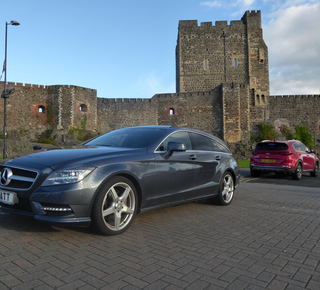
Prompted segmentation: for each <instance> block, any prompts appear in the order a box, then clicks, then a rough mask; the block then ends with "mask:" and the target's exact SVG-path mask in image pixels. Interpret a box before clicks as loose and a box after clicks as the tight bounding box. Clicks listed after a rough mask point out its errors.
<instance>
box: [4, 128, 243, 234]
mask: <svg viewBox="0 0 320 290" xmlns="http://www.w3.org/2000/svg"><path fill="white" fill-rule="evenodd" d="M0 173H1V176H0V177H1V179H0V206H1V207H0V209H1V210H2V211H6V212H12V213H17V214H23V215H30V216H33V217H34V218H35V219H36V220H39V221H44V222H49V223H54V224H57V223H58V224H61V223H68V224H88V225H89V224H90V225H91V226H92V227H93V228H94V229H95V230H97V231H98V232H99V233H101V234H106V235H116V234H120V233H122V232H124V231H125V230H127V229H128V228H129V227H130V225H131V223H132V222H133V219H134V217H135V215H136V214H137V213H138V212H141V211H145V210H149V209H153V208H158V207H163V206H169V205H174V204H178V203H185V202H191V201H195V200H199V199H205V198H206V199H207V198H210V199H209V200H215V201H216V202H218V203H219V204H222V205H228V204H230V203H231V201H232V199H233V196H234V191H235V189H236V187H237V186H238V184H239V178H240V170H239V167H238V163H237V161H236V159H235V158H234V157H233V156H232V154H231V152H230V151H229V149H228V148H227V146H226V145H225V144H224V143H223V142H222V141H221V140H220V139H218V138H216V137H214V136H212V135H209V134H206V133H204V132H201V131H198V130H194V129H189V128H175V127H170V126H143V127H132V128H124V129H119V130H115V131H112V132H109V133H107V134H105V135H102V136H99V137H97V138H95V139H93V140H91V141H89V142H87V143H85V144H83V145H82V146H79V147H76V148H72V149H56V150H48V151H42V152H37V153H34V154H31V155H27V156H23V157H19V158H17V159H12V160H9V161H7V162H6V163H5V164H2V165H1V166H0Z"/></svg>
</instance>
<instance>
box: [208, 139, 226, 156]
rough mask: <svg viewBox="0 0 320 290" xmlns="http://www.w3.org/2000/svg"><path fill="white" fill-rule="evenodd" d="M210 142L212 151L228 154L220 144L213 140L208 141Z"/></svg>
mask: <svg viewBox="0 0 320 290" xmlns="http://www.w3.org/2000/svg"><path fill="white" fill-rule="evenodd" d="M210 140H211V145H212V148H213V151H218V152H227V153H229V152H230V151H229V150H228V149H227V148H226V147H225V146H223V145H222V144H221V143H219V142H217V141H215V140H213V139H210Z"/></svg>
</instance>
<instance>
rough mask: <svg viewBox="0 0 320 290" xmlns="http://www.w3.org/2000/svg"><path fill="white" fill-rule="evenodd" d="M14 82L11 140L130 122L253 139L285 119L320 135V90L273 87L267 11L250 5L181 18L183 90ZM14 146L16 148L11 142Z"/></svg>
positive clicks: (179, 66) (286, 123)
mask: <svg viewBox="0 0 320 290" xmlns="http://www.w3.org/2000/svg"><path fill="white" fill-rule="evenodd" d="M7 88H8V89H11V88H15V91H14V93H13V94H12V95H11V96H10V98H9V99H7V133H8V140H10V139H12V138H13V137H14V138H16V139H20V140H22V141H23V142H25V141H31V140H34V139H36V138H37V136H39V134H41V133H42V132H44V131H45V130H47V129H48V128H53V129H55V130H57V131H58V132H60V133H61V134H62V135H63V134H64V133H65V134H66V133H67V132H68V130H70V129H71V128H84V127H85V129H86V130H90V131H94V132H96V134H98V133H105V132H108V131H111V130H114V129H118V128H123V127H129V126H138V125H173V126H186V127H192V128H196V129H200V130H202V131H205V132H208V133H211V134H213V135H216V136H218V137H220V138H221V139H223V140H224V141H225V142H227V143H228V144H235V143H239V142H242V143H243V144H248V141H249V139H250V135H251V134H254V133H255V132H256V130H257V124H259V123H261V122H263V123H270V124H273V125H274V126H275V128H276V130H278V132H279V133H280V130H281V128H282V127H283V126H286V127H287V128H288V129H290V130H291V131H293V132H294V126H296V125H306V126H307V127H308V129H309V131H310V132H311V133H312V134H313V135H315V137H316V139H317V138H320V95H299V96H291V95H290V96H289V95H288V96H270V95H269V68H268V48H267V45H266V44H265V42H264V40H263V34H262V27H261V12H260V11H246V13H245V14H244V15H243V17H242V19H241V20H238V21H231V22H230V24H228V23H227V21H217V22H215V24H214V25H213V24H212V22H204V23H201V25H200V26H198V23H197V21H196V20H190V21H180V22H179V29H178V39H177V46H176V93H171V94H156V95H154V96H153V97H152V98H150V99H117V98H115V99H109V98H99V97H97V91H96V90H94V89H88V88H82V87H78V86H62V85H55V86H39V85H32V84H22V83H11V82H9V83H8V84H7ZM0 120H1V121H2V120H3V103H1V104H0ZM1 121H0V122H1ZM2 122H3V121H2ZM8 153H9V155H10V153H11V154H14V153H16V152H15V148H13V146H11V147H10V143H9V144H8Z"/></svg>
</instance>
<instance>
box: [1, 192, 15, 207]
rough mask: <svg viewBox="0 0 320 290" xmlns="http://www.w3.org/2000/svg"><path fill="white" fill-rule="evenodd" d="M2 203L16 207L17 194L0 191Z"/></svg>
mask: <svg viewBox="0 0 320 290" xmlns="http://www.w3.org/2000/svg"><path fill="white" fill-rule="evenodd" d="M0 202H2V203H5V204H10V205H14V204H15V203H18V202H19V200H18V196H17V193H15V192H10V191H3V190H1V191H0Z"/></svg>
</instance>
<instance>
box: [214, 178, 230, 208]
mask: <svg viewBox="0 0 320 290" xmlns="http://www.w3.org/2000/svg"><path fill="white" fill-rule="evenodd" d="M233 194H234V180H233V177H232V175H231V173H230V172H226V173H224V175H223V177H222V179H221V182H220V187H219V194H218V196H217V197H216V198H215V201H216V202H217V203H219V204H221V205H228V204H230V203H231V201H232V199H233Z"/></svg>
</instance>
